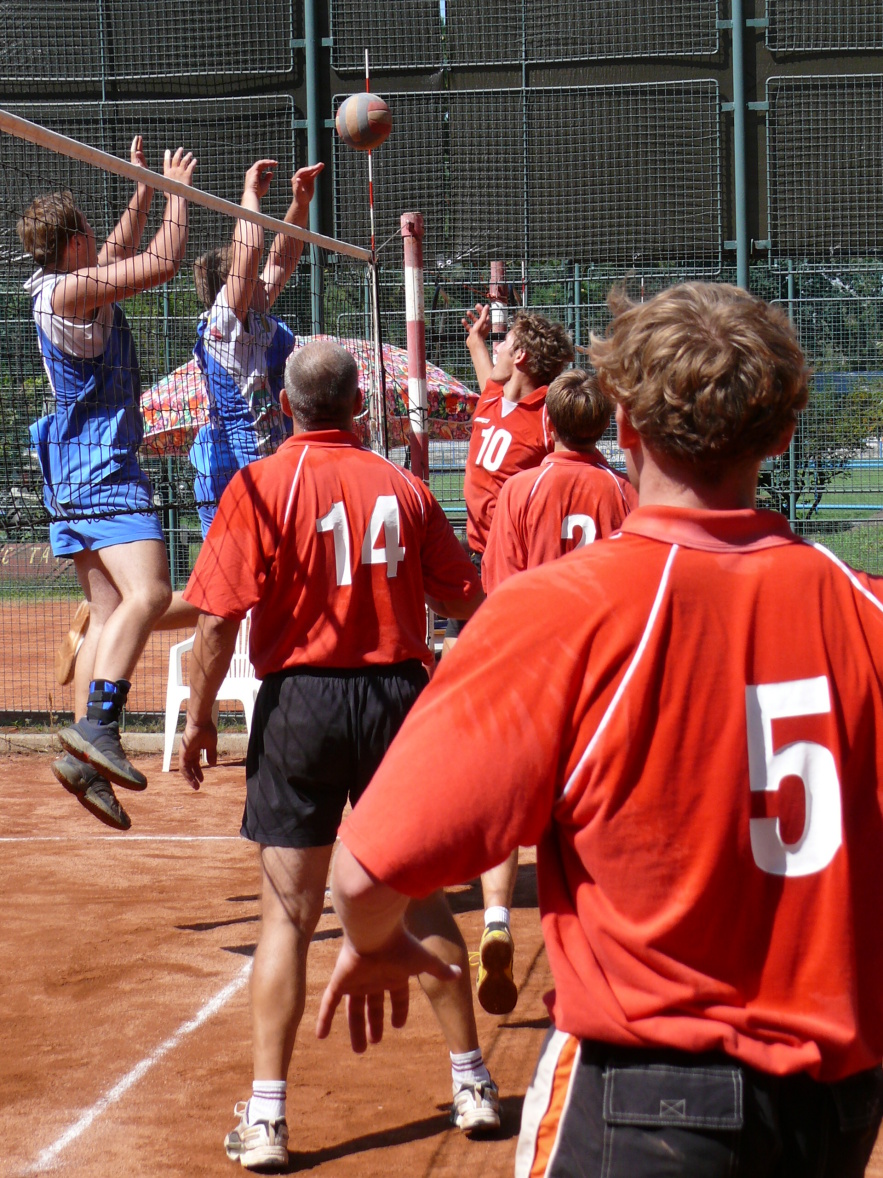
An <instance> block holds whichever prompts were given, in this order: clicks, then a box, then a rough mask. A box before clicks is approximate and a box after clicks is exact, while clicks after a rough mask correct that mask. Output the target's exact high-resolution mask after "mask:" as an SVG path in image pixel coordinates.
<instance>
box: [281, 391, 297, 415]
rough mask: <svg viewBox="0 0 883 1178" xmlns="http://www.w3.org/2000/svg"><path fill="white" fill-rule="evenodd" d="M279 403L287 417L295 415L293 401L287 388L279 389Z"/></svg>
mask: <svg viewBox="0 0 883 1178" xmlns="http://www.w3.org/2000/svg"><path fill="white" fill-rule="evenodd" d="M279 404H280V406H281V408H282V412H283V413H284V414H285V416H286V417H291V418H293V417H294V414H293V413H292V412H291V402H290V401H289V399H288V393H287V392H286V391H285V389H280V391H279Z"/></svg>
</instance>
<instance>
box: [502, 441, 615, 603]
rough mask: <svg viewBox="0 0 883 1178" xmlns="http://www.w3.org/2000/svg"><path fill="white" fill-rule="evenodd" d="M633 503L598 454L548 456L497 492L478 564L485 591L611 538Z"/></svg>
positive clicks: (567, 451)
mask: <svg viewBox="0 0 883 1178" xmlns="http://www.w3.org/2000/svg"><path fill="white" fill-rule="evenodd" d="M637 504H638V496H637V493H636V492H635V491H634V489H633V488H632V487H631V485H630V484H629V483H628V481H627V480H626V479H625V478H623V476H622V475H619V474H617V473H616V471H614V470H612V469H611V468H610V467H609V466H608V465H607V463H606V462H605V461H604V459H603V458H602V457H601V455H600V454H599V453H598V452H597V451H594V450H593V451H591V452H588V453H585V452H579V451H574V450H558V451H556V452H555V453H554V454H549V455H548V456H547V457H546V458H544V459H543V461H542V463H541V464H540V466H538V467H536V468H535V469H534V470H525V471H520V472H519V473H518V474H515V475H513V476H512V478H511V479H509V480H508V481H507V482H506V483H505V484H504V485H503V489H502V490H501V491H500V498H499V500H498V501H497V507H496V511H495V512H494V519H493V523H492V524H491V530H490V535H489V537H488V545H487V548H486V550H485V554H484V560H483V561H482V566H481V567H482V580H483V582H484V587H485V590H486V591H487V592H488V593H490V592H491V591H492V590H494V589H495V588H496V587H497V585H499V584H500V583H501V582H502V581H504V580H505V579H506V578H507V577H510V576H512V574H513V573H517V572H522V571H524V570H525V569H530V568H535V567H536V566H537V565H540V564H546V563H547V562H548V561H550V560H557V559H558V557H559V556H564V555H566V553H568V552H572V551H574V550H575V549H577V548H582V547H584V546H585V545H586V544H591V543H592V541H594V540H598V539H601V538H602V537H604V536H609V535H611V534H612V533H613V532H615V531H616V530H617V528H619V526H620V524H621V523H622V521H623V520H624V519H625V517H626V516H627V515H628V513H629V511H631V510H632V509H633V508H634V507H637Z"/></svg>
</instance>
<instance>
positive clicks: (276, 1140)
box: [224, 1100, 288, 1170]
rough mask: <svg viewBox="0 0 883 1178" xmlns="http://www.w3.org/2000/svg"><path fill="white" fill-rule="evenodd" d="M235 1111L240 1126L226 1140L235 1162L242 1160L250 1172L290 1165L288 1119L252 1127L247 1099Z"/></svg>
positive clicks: (255, 1124) (229, 1156)
mask: <svg viewBox="0 0 883 1178" xmlns="http://www.w3.org/2000/svg"><path fill="white" fill-rule="evenodd" d="M233 1112H234V1113H235V1114H236V1116H237V1117H239V1124H238V1125H237V1126H236V1128H235V1129H231V1130H230V1132H229V1133H228V1134H227V1136H226V1137H225V1138H224V1149H225V1150H226V1151H227V1157H228V1158H229V1159H230V1161H231V1162H237V1161H238V1162H239V1164H240V1166H244V1167H245V1169H246V1170H258V1169H261V1170H263V1169H275V1168H276V1167H278V1166H287V1165H288V1125H287V1123H286V1121H285V1118H284V1117H282V1118H280V1119H279V1120H277V1121H255V1122H254V1124H253V1125H249V1123H248V1121H247V1120H246V1115H247V1113H248V1101H247V1100H240V1102H239V1103H238V1104H237V1105H236V1107H235V1108H234V1109H233Z"/></svg>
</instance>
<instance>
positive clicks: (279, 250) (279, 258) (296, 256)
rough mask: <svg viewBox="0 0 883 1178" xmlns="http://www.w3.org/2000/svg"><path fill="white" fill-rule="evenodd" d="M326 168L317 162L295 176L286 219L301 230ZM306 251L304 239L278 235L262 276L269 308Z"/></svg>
mask: <svg viewBox="0 0 883 1178" xmlns="http://www.w3.org/2000/svg"><path fill="white" fill-rule="evenodd" d="M324 167H325V165H324V164H313V165H312V167H309V168H300V169H298V171H297V172H295V173H294V175H293V176H292V177H291V204H290V205H289V206H288V212H287V213H286V214H285V220H286V221H287V222H288V224H289V225H299V226H300V227H301V229H306V227H307V222H308V220H309V215H310V201H311V200H312V199H313V194H314V193H315V191H316V178H317V176H318V175H319V173H320V172H321V171H322V169H323V168H324ZM302 251H303V242H302V241H299V240H298V238H296V237H287V236H286V235H285V234H284V233H277V234H276V236H275V238H274V239H273V244H272V245H271V246H270V253H269V255H268V257H267V264H266V266H265V267H264V273H263V276H262V277H263V280H264V290H265V292H266V297H267V302H266V306H267V310H269V309H270V307H272V306H273V304H274V303H275V302H276V299H277V298H278V297H279V295H280V294H281V293H282V289H283V287H284V286H285V284H286V282H288V280H289V278H290V277H291V275H292V274H293V273H294V268H295V266H296V265H297V264H298V262H299V261H300V255H301V253H302Z"/></svg>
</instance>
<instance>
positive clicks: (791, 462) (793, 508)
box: [788, 258, 799, 528]
mask: <svg viewBox="0 0 883 1178" xmlns="http://www.w3.org/2000/svg"><path fill="white" fill-rule="evenodd" d="M788 318H789V319H790V320H791V322H792V323H793V322H794V263H793V262H792V261H791V259H790V258H789V259H788ZM798 427H799V423H798ZM796 443H797V430H795V431H794V436H793V437H792V438H791V444H790V445H789V447H788V522H789V523H790V524H791V527H792V528H793V527H794V525H795V524H796V523H797V491H796V489H795V486H794V479H795V475H796V473H797V454H796V452H795V446H796Z"/></svg>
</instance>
